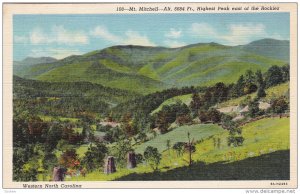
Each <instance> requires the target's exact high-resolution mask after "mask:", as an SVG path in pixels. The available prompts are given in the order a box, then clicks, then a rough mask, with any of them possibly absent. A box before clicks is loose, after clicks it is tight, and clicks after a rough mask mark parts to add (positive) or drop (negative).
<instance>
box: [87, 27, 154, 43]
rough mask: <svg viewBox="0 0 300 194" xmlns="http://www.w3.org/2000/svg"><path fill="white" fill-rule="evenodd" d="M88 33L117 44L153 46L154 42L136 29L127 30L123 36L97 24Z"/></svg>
mask: <svg viewBox="0 0 300 194" xmlns="http://www.w3.org/2000/svg"><path fill="white" fill-rule="evenodd" d="M90 34H91V35H92V36H94V37H97V38H102V39H104V40H107V41H109V42H112V43H114V44H119V45H142V46H155V45H156V44H155V43H153V42H151V40H150V39H149V38H148V37H147V36H146V35H142V34H140V33H139V32H137V31H133V30H127V31H126V32H125V33H124V35H123V36H118V35H115V34H113V33H111V32H109V31H108V29H107V28H106V27H105V26H97V27H95V28H94V29H93V30H91V31H90Z"/></svg>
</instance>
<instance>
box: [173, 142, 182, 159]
mask: <svg viewBox="0 0 300 194" xmlns="http://www.w3.org/2000/svg"><path fill="white" fill-rule="evenodd" d="M173 149H174V150H175V151H176V154H177V157H179V156H182V154H183V152H184V142H176V143H175V144H174V145H173Z"/></svg>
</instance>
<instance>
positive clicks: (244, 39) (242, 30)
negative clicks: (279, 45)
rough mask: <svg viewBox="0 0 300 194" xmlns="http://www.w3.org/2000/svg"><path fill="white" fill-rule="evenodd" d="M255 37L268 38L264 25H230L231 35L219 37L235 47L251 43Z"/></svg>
mask: <svg viewBox="0 0 300 194" xmlns="http://www.w3.org/2000/svg"><path fill="white" fill-rule="evenodd" d="M254 37H256V38H264V37H268V34H267V32H266V28H265V26H264V25H263V24H252V23H246V24H231V25H229V33H228V34H227V35H223V36H222V35H219V38H220V39H223V40H225V41H227V42H228V43H229V44H233V45H237V44H246V43H249V42H250V41H251V40H252V39H253V38H254Z"/></svg>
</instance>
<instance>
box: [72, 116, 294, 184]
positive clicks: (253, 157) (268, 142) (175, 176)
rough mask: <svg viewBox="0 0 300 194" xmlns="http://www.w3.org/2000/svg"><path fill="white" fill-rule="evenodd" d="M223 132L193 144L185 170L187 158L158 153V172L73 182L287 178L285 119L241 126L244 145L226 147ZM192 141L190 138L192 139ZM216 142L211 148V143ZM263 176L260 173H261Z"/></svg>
mask: <svg viewBox="0 0 300 194" xmlns="http://www.w3.org/2000/svg"><path fill="white" fill-rule="evenodd" d="M227 133H228V132H227V131H222V132H221V133H218V134H216V135H214V136H213V137H210V138H208V139H205V140H204V141H203V142H201V143H198V144H196V152H195V153H194V154H193V155H192V158H193V161H194V164H193V166H192V167H190V168H189V167H187V164H188V155H187V154H184V155H183V156H177V154H176V153H175V152H174V151H173V150H166V151H164V152H163V153H162V160H161V163H160V165H159V172H153V170H152V169H151V168H150V167H149V166H148V165H147V164H146V163H144V164H139V165H138V167H137V168H135V169H130V170H129V169H126V168H119V167H118V168H117V172H116V173H114V174H110V175H105V174H104V173H103V172H99V171H94V172H92V173H89V174H87V175H86V177H82V176H78V177H72V178H67V179H66V180H73V181H95V180H98V181H99V180H274V179H288V177H289V151H288V150H289V118H281V119H280V118H265V119H262V120H258V121H255V122H252V123H249V124H247V125H245V126H243V137H244V138H245V142H244V145H243V146H241V147H236V148H233V147H228V146H227V145H226V138H227V135H228V134H227ZM192 137H193V136H192ZM218 138H220V146H219V147H215V145H214V139H218ZM262 172H264V173H262Z"/></svg>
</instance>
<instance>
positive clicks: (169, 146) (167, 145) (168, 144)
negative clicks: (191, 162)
mask: <svg viewBox="0 0 300 194" xmlns="http://www.w3.org/2000/svg"><path fill="white" fill-rule="evenodd" d="M166 147H167V150H168V153H169V157H170V148H171V140H169V139H168V140H167V142H166Z"/></svg>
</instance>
